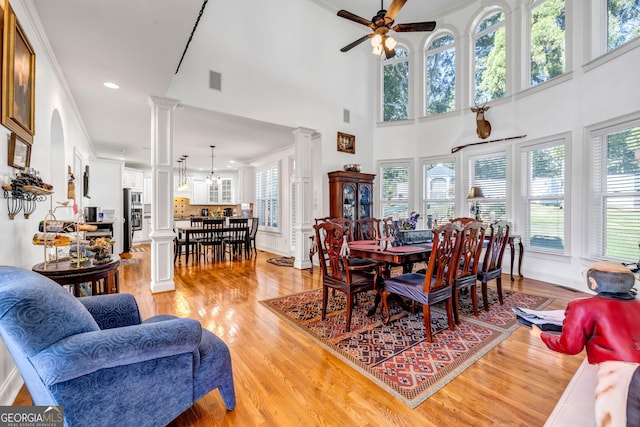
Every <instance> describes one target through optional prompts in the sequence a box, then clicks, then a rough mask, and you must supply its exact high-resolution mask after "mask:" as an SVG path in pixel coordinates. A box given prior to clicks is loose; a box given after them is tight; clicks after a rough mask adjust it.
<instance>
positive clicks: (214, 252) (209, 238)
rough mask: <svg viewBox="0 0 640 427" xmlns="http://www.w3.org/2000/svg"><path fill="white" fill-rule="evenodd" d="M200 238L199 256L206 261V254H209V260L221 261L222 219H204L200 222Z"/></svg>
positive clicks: (222, 242)
mask: <svg viewBox="0 0 640 427" xmlns="http://www.w3.org/2000/svg"><path fill="white" fill-rule="evenodd" d="M202 232H203V233H202V237H201V239H200V255H201V256H204V259H205V261H206V260H207V259H208V256H207V253H208V252H211V259H213V260H216V259H217V260H222V254H223V252H222V248H223V244H224V218H212V219H204V220H203V221H202Z"/></svg>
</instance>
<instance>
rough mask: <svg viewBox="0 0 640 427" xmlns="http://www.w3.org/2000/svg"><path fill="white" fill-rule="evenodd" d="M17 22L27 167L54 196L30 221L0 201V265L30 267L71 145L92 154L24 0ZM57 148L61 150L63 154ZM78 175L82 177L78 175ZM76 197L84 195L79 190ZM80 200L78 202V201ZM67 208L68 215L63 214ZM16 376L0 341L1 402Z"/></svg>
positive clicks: (13, 390)
mask: <svg viewBox="0 0 640 427" xmlns="http://www.w3.org/2000/svg"><path fill="white" fill-rule="evenodd" d="M11 6H12V7H13V9H14V11H15V13H16V16H17V17H18V20H19V21H20V24H21V25H22V27H23V29H24V31H25V33H26V34H27V36H28V38H29V41H30V42H31V45H32V46H33V49H34V51H35V53H36V93H35V99H36V103H35V130H36V133H35V136H34V142H33V146H32V151H31V167H33V168H35V169H37V170H39V171H40V174H41V176H42V178H43V180H45V181H46V182H52V183H54V191H55V193H54V194H53V196H50V197H49V198H48V200H47V201H46V202H42V203H39V204H38V207H37V209H36V211H35V212H34V213H33V214H31V216H30V218H29V219H25V218H24V216H23V215H22V213H20V214H18V215H17V216H16V218H15V219H14V220H13V221H11V220H9V217H8V215H7V214H6V211H5V209H6V204H5V203H4V201H3V203H2V204H1V205H0V207H1V209H3V212H2V213H0V235H2V236H3V242H4V244H2V245H0V264H2V265H12V266H18V267H23V268H26V269H29V270H30V269H31V267H32V266H33V265H34V264H37V263H39V262H42V261H43V257H44V255H43V248H42V247H41V246H34V245H33V244H32V243H31V237H32V236H33V234H34V233H36V232H37V231H38V223H39V222H40V221H41V220H42V219H44V217H45V215H46V214H47V212H48V210H49V209H50V208H51V207H52V206H56V203H55V202H58V201H65V200H66V197H67V190H66V187H65V186H64V184H66V171H67V169H66V165H72V167H73V152H74V148H75V149H76V150H77V152H78V153H79V154H80V155H81V156H82V157H83V158H84V159H85V160H87V159H89V158H90V157H91V155H92V152H93V150H92V148H91V146H90V144H89V140H88V138H87V135H86V134H85V132H84V130H83V127H82V124H81V122H80V120H79V118H78V116H77V115H76V110H75V108H74V106H73V104H72V101H71V99H70V98H69V97H68V96H67V95H68V94H67V92H66V91H65V89H64V87H63V85H62V84H61V82H60V80H59V79H58V76H57V74H56V72H55V68H54V65H53V64H52V62H51V60H50V58H49V56H48V50H47V47H46V46H45V45H44V44H43V42H42V40H41V39H40V37H39V35H38V34H37V32H36V30H35V27H34V23H33V21H32V19H31V18H30V16H29V14H28V12H27V10H26V9H25V7H24V5H23V2H22V0H12V1H11ZM8 136H9V132H8V131H7V130H6V129H5V128H4V127H0V141H1V142H0V144H2V147H0V152H2V153H7V138H8ZM60 151H63V153H64V154H63V155H61V153H60ZM6 163H7V162H6V161H1V162H0V175H1V176H14V175H15V172H16V171H17V170H16V169H13V168H11V167H9V166H7V165H6ZM80 178H81V177H80ZM78 197H82V193H80V194H79V196H78ZM79 203H82V200H79ZM65 211H66V212H69V213H65ZM56 216H57V217H60V218H64V217H65V216H71V213H70V209H65V210H58V211H57V212H56ZM20 381H21V378H20V375H19V374H18V372H17V370H16V368H15V365H14V364H13V361H12V359H11V356H10V355H9V353H8V352H7V350H6V348H5V346H4V344H3V345H0V405H11V404H12V403H13V400H14V399H15V396H16V394H17V392H18V390H19V387H20V384H21V383H20Z"/></svg>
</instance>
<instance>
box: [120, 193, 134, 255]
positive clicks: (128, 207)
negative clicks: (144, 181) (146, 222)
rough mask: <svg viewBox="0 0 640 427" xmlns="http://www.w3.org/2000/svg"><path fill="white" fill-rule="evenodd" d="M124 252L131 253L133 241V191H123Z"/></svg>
mask: <svg viewBox="0 0 640 427" xmlns="http://www.w3.org/2000/svg"><path fill="white" fill-rule="evenodd" d="M122 207H123V213H122V228H123V229H122V252H124V253H126V252H130V251H131V242H132V241H133V228H132V226H133V224H132V220H133V204H132V203H131V189H130V188H123V189H122Z"/></svg>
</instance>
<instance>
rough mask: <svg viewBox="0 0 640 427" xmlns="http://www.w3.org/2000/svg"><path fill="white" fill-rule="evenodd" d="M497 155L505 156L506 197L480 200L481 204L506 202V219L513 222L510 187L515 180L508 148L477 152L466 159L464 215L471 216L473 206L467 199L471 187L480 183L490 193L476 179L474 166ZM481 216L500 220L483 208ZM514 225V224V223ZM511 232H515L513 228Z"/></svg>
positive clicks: (486, 194)
mask: <svg viewBox="0 0 640 427" xmlns="http://www.w3.org/2000/svg"><path fill="white" fill-rule="evenodd" d="M495 157H504V162H505V164H504V167H505V172H504V173H505V178H504V179H505V184H504V185H505V195H504V198H496V197H487V198H486V199H485V200H480V201H479V205H482V204H483V203H486V202H489V203H504V219H505V220H507V221H510V222H512V223H513V220H512V219H511V216H512V214H511V212H510V209H509V208H510V206H509V202H508V201H509V189H510V188H511V186H512V184H513V182H512V179H513V178H512V177H511V174H510V173H509V172H510V169H509V161H510V154H509V152H508V151H506V150H500V151H492V152H489V153H477V154H472V155H469V156H468V157H467V161H466V165H467V177H468V179H467V186H466V187H465V188H464V191H463V194H462V196H463V199H464V204H463V205H465V208H464V209H463V216H471V213H470V207H471V202H470V201H467V195H468V194H469V190H470V189H471V187H473V186H476V185H479V186H480V187H481V188H482V190H483V192H484V193H485V196H488V193H487V191H486V186H484V187H483V186H482V185H481V184H477V183H476V182H475V181H474V178H475V173H474V168H475V164H474V163H475V162H476V161H478V160H484V159H490V158H495ZM480 217H481V219H482V221H483V222H491V221H492V220H498V219H500V218H498V217H494V218H492V217H491V214H490V213H489V214H487V212H485V211H484V210H483V209H481V212H480ZM512 225H513V224H512ZM510 232H513V230H511V231H510Z"/></svg>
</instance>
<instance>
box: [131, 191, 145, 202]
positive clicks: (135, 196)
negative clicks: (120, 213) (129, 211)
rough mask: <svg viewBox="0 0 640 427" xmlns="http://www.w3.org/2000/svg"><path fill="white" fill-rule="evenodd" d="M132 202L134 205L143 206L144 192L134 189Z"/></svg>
mask: <svg viewBox="0 0 640 427" xmlns="http://www.w3.org/2000/svg"><path fill="white" fill-rule="evenodd" d="M131 203H132V204H133V205H134V206H137V205H140V206H142V193H140V192H139V191H132V192H131Z"/></svg>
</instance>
